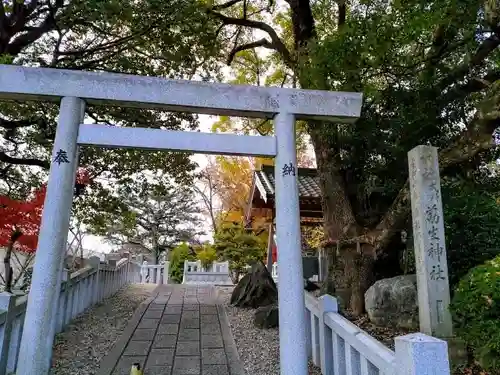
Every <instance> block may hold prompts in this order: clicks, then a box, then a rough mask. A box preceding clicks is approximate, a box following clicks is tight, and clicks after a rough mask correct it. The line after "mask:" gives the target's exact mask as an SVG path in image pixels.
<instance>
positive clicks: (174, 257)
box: [169, 243, 196, 284]
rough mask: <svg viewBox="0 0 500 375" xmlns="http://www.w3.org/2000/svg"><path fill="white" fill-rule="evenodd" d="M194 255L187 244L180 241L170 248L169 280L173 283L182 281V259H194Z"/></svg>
mask: <svg viewBox="0 0 500 375" xmlns="http://www.w3.org/2000/svg"><path fill="white" fill-rule="evenodd" d="M195 259H196V256H195V254H194V252H193V251H192V249H191V248H190V247H189V245H188V244H186V243H182V244H180V245H178V246H177V247H175V248H174V249H172V251H171V252H170V254H169V261H170V265H169V273H170V280H171V281H173V282H175V283H179V284H180V283H181V282H182V275H183V274H184V261H185V260H189V261H191V260H195Z"/></svg>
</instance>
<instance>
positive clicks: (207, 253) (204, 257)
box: [196, 245, 217, 268]
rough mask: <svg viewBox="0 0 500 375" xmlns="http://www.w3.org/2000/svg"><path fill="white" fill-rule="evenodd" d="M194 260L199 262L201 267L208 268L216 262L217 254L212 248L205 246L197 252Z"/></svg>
mask: <svg viewBox="0 0 500 375" xmlns="http://www.w3.org/2000/svg"><path fill="white" fill-rule="evenodd" d="M196 258H197V259H198V260H199V261H200V262H201V265H202V267H204V268H208V267H210V266H211V265H212V263H213V262H215V261H216V260H217V253H216V252H215V249H214V248H213V247H211V246H208V245H205V246H204V247H203V248H202V249H201V250H200V251H198V252H197V254H196Z"/></svg>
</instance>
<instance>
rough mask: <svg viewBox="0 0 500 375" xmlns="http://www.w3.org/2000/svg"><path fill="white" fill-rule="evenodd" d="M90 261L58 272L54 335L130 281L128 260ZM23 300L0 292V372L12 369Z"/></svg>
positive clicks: (15, 361) (15, 360)
mask: <svg viewBox="0 0 500 375" xmlns="http://www.w3.org/2000/svg"><path fill="white" fill-rule="evenodd" d="M90 262H91V265H90V266H88V267H85V268H83V269H81V270H79V271H77V272H74V273H72V274H71V275H68V271H67V270H64V271H63V273H62V275H61V280H62V283H61V294H60V295H59V299H58V300H57V301H56V304H57V308H56V312H55V314H54V317H53V321H52V332H53V334H54V335H55V334H56V333H59V332H61V331H62V330H63V329H64V327H65V326H66V325H67V324H68V323H69V322H70V321H71V320H72V319H74V318H75V317H77V316H78V315H80V314H81V313H82V312H84V311H85V310H86V309H87V308H89V307H91V306H92V305H95V304H97V303H99V302H101V301H102V300H103V299H105V298H107V297H110V296H111V295H113V294H115V293H116V292H117V291H118V289H120V288H121V287H122V286H124V285H125V284H127V283H128V282H129V281H130V278H129V273H130V271H131V269H130V265H131V263H130V262H129V260H128V259H121V260H118V261H116V260H110V261H109V263H108V264H100V261H99V258H97V257H92V258H90ZM27 302H28V296H26V295H24V296H18V297H16V296H13V295H12V294H9V293H5V292H4V293H0V374H10V373H14V372H15V370H16V367H17V362H18V353H19V344H20V341H21V335H22V333H23V328H24V315H25V312H26V305H27ZM47 355H49V353H47Z"/></svg>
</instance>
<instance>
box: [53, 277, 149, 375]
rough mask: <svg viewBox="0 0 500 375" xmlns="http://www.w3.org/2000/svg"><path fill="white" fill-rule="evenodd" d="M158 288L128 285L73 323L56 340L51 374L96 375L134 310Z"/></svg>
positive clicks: (145, 285) (146, 285)
mask: <svg viewBox="0 0 500 375" xmlns="http://www.w3.org/2000/svg"><path fill="white" fill-rule="evenodd" d="M155 288H156V285H154V284H133V285H128V286H126V287H125V288H123V289H121V290H120V291H118V293H117V294H115V295H114V296H113V297H110V298H108V299H106V300H104V301H103V302H102V303H101V304H98V305H96V306H94V307H92V308H90V309H89V310H87V311H86V312H84V313H83V314H82V315H80V316H79V317H78V318H76V319H75V320H73V321H72V322H71V323H70V324H69V325H68V326H67V327H66V328H65V330H64V331H63V332H62V333H60V334H58V335H57V336H56V340H55V344H54V352H53V360H52V369H51V372H50V374H51V375H93V374H95V373H96V372H97V370H98V368H99V362H100V360H101V359H102V358H103V357H104V356H105V355H106V354H108V352H109V351H110V350H111V348H112V346H113V344H114V343H115V342H116V341H117V340H118V338H119V337H120V335H121V334H122V332H123V329H124V328H125V327H126V326H127V323H128V321H129V319H130V317H131V316H132V315H133V313H134V311H135V309H136V308H137V307H138V306H139V305H140V304H141V302H143V301H144V300H145V299H146V298H148V297H149V296H150V295H151V292H152V291H153V290H154V289H155Z"/></svg>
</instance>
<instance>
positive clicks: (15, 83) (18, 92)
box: [0, 65, 362, 375]
mask: <svg viewBox="0 0 500 375" xmlns="http://www.w3.org/2000/svg"><path fill="white" fill-rule="evenodd" d="M0 100H44V101H54V102H60V112H59V119H58V125H57V131H56V136H55V141H54V147H53V151H52V163H51V168H50V177H49V181H48V185H47V195H46V199H45V206H44V209H43V215H42V224H41V229H40V235H39V242H38V250H37V255H36V258H35V266H34V271H33V277H32V286H31V292H30V295H29V300H28V307H27V311H26V318H25V323H24V331H23V335H22V339H21V347H20V353H19V358H20V359H21V360H20V361H19V365H18V369H17V372H16V373H17V375H34V374H36V375H45V374H48V369H49V367H50V359H51V355H52V344H53V336H54V334H53V333H54V329H53V324H54V321H55V319H54V318H53V315H54V312H55V303H56V297H57V296H58V295H59V292H60V285H61V280H60V275H61V268H62V262H61V260H62V258H63V256H64V251H65V244H66V241H67V234H68V226H69V218H70V211H71V203H72V198H73V189H72V186H74V178H75V177H74V176H75V171H76V168H77V166H78V147H79V146H85V145H95V146H100V147H105V148H116V147H126V148H139V149H146V150H147V149H149V150H152V149H153V150H173V151H189V152H195V153H206V154H222V155H247V156H265V157H275V158H276V163H275V165H276V167H275V176H276V231H277V242H278V243H279V244H280V248H281V249H282V250H281V251H280V258H279V264H278V270H279V271H278V272H279V277H280V279H279V283H278V288H279V320H280V329H279V337H280V368H281V374H282V375H306V374H307V352H306V331H305V329H306V324H305V304H304V291H303V280H302V274H303V272H302V258H301V251H300V228H299V205H298V190H297V175H296V170H297V167H296V144H295V142H296V139H295V120H296V119H321V120H327V121H328V120H329V121H335V122H353V121H355V119H356V118H358V117H359V115H360V111H361V101H362V96H361V94H358V93H340V92H328V91H313V90H297V89H285V88H275V87H256V86H243V85H226V84H213V83H206V82H198V81H176V80H167V79H162V78H154V77H141V76H132V75H125V74H114V73H93V72H82V71H70V70H61V69H46V68H28V67H20V66H13V65H0ZM86 103H88V104H92V105H119V106H127V107H136V108H157V109H163V110H169V111H183V112H191V113H201V114H212V115H229V116H242V117H259V118H272V119H273V120H274V134H275V135H274V136H265V137H264V136H243V135H232V134H211V133H198V132H182V131H167V130H159V129H145V128H127V127H113V126H105V125H99V124H83V120H84V112H85V104H86Z"/></svg>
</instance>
